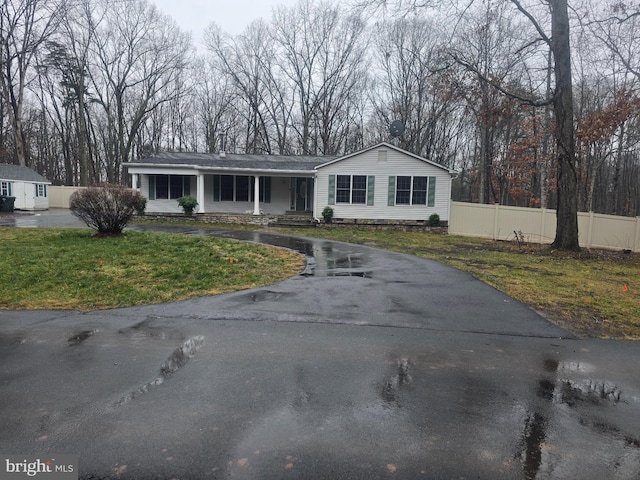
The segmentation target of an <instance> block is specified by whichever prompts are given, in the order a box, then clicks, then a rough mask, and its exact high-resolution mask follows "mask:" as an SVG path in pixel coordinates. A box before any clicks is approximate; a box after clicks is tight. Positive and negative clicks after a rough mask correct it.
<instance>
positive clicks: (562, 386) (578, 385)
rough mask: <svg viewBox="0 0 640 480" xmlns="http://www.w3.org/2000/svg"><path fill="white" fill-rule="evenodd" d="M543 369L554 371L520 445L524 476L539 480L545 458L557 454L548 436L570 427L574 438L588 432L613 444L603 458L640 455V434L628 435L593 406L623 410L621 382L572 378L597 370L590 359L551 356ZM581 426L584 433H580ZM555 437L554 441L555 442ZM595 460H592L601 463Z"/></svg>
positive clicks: (595, 439) (542, 388)
mask: <svg viewBox="0 0 640 480" xmlns="http://www.w3.org/2000/svg"><path fill="white" fill-rule="evenodd" d="M543 369H544V371H545V372H547V373H548V374H549V375H548V376H545V377H543V378H541V379H540V380H539V381H538V384H537V389H536V394H537V396H538V398H541V399H543V400H544V402H543V403H542V404H541V405H539V407H538V408H537V409H536V410H534V411H530V412H528V413H527V416H526V418H525V424H524V429H523V433H522V439H521V447H520V449H519V451H520V458H521V460H522V468H523V473H524V478H526V479H535V478H536V477H537V475H538V474H539V473H540V471H541V469H542V468H543V467H545V465H544V464H545V462H549V461H552V462H553V460H552V458H553V455H551V456H549V455H546V454H544V452H545V451H546V450H547V449H548V448H549V447H548V445H546V444H547V443H548V442H549V440H548V437H549V436H552V437H554V438H555V437H558V436H560V437H562V435H566V434H567V431H569V430H571V431H573V430H576V433H574V434H573V436H575V437H576V438H577V439H578V441H580V439H581V438H582V437H584V436H585V435H586V436H587V438H589V439H590V441H593V442H596V443H597V442H601V443H602V444H604V445H608V446H609V447H610V448H611V451H604V450H603V451H602V452H598V454H599V455H601V456H602V460H601V461H602V462H606V461H607V455H611V456H614V457H615V456H617V457H618V458H619V459H626V460H620V461H621V462H622V463H625V462H626V463H628V459H629V458H635V457H637V456H640V451H639V450H640V440H639V439H638V438H635V437H633V436H630V435H627V434H625V433H624V432H623V431H622V429H621V428H620V427H617V426H615V425H614V424H609V423H608V422H606V421H604V420H603V419H602V417H601V416H598V414H597V411H596V410H593V409H594V407H595V408H596V409H599V408H612V407H616V408H620V407H619V404H621V403H624V402H625V400H624V394H623V392H622V390H621V389H620V388H619V387H618V386H617V385H616V384H614V383H612V382H608V381H603V380H593V379H589V378H581V379H571V378H569V377H571V376H572V375H579V376H588V375H589V374H590V373H593V372H595V371H596V370H597V369H596V367H595V366H594V365H592V364H589V363H586V362H576V361H563V362H561V361H558V360H556V359H552V358H549V359H546V360H544V361H543ZM556 409H560V412H562V414H561V415H556ZM571 412H573V413H571ZM554 419H555V420H554ZM565 422H569V423H567V424H565ZM573 422H575V423H573ZM579 429H584V431H583V432H582V433H578V432H577V430H579ZM553 441H554V440H551V441H550V442H551V444H553ZM556 441H557V440H556ZM616 445H617V447H616ZM616 448H617V449H618V450H616ZM596 457H597V455H596ZM545 458H549V459H551V460H549V459H548V460H545ZM594 458H595V457H594ZM594 458H591V459H590V461H596V460H594ZM569 464H570V462H569ZM625 468H626V467H625ZM634 471H635V470H634ZM625 478H626V477H625Z"/></svg>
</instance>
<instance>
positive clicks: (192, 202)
mask: <svg viewBox="0 0 640 480" xmlns="http://www.w3.org/2000/svg"><path fill="white" fill-rule="evenodd" d="M178 205H180V206H181V207H182V211H183V212H184V214H185V215H186V216H187V217H190V216H191V215H193V211H194V210H195V209H196V207H197V206H198V200H196V199H195V198H194V197H192V196H191V195H185V196H184V197H180V198H179V199H178Z"/></svg>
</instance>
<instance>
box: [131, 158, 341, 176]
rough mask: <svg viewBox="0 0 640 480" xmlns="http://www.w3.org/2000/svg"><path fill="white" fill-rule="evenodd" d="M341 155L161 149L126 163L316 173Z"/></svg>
mask: <svg viewBox="0 0 640 480" xmlns="http://www.w3.org/2000/svg"><path fill="white" fill-rule="evenodd" d="M336 158H338V157H334V156H331V157H326V156H320V155H251V154H234V153H227V154H225V155H224V156H221V155H220V154H217V153H215V154H213V153H159V154H157V155H154V156H153V157H148V158H144V159H141V160H137V161H135V162H130V163H127V164H125V165H126V166H127V167H147V168H149V167H151V168H152V167H182V168H184V167H187V168H194V169H198V170H218V171H246V172H250V171H253V172H273V173H287V174H288V173H312V172H313V171H314V170H315V168H316V166H318V165H321V164H323V163H327V162H328V161H331V160H334V159H336Z"/></svg>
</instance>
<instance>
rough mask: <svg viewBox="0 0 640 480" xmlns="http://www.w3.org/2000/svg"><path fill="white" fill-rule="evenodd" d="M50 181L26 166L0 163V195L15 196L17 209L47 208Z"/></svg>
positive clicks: (14, 205)
mask: <svg viewBox="0 0 640 480" xmlns="http://www.w3.org/2000/svg"><path fill="white" fill-rule="evenodd" d="M49 185H51V182H50V181H49V180H47V179H46V178H44V177H43V176H42V175H40V174H39V173H36V172H35V171H33V170H31V169H30V168H28V167H22V166H20V165H10V164H6V163H0V196H5V197H15V201H14V204H13V207H14V208H15V209H17V210H48V209H49V192H48V186H49Z"/></svg>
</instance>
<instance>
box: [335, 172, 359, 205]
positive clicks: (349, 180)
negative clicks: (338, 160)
mask: <svg viewBox="0 0 640 480" xmlns="http://www.w3.org/2000/svg"><path fill="white" fill-rule="evenodd" d="M336 203H352V204H363V205H364V204H366V203H367V176H366V175H336Z"/></svg>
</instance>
